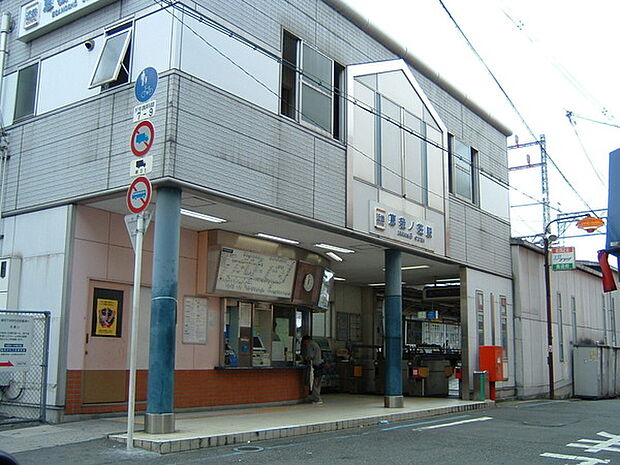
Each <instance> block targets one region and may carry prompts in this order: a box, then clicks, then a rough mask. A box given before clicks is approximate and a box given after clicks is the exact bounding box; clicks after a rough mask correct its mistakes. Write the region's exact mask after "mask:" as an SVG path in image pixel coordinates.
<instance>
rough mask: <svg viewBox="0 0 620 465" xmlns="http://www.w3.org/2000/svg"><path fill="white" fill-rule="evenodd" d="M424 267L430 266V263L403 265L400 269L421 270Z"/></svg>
mask: <svg viewBox="0 0 620 465" xmlns="http://www.w3.org/2000/svg"><path fill="white" fill-rule="evenodd" d="M425 268H430V265H411V266H403V267H402V268H401V270H403V271H407V270H423V269H425Z"/></svg>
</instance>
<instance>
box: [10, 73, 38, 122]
mask: <svg viewBox="0 0 620 465" xmlns="http://www.w3.org/2000/svg"><path fill="white" fill-rule="evenodd" d="M38 78H39V63H35V64H33V65H30V66H27V67H26V68H23V69H20V70H19V72H18V73H17V94H16V98H15V112H14V114H13V119H14V120H16V121H17V120H19V119H22V118H26V117H27V116H32V115H34V111H35V106H36V97H37V83H38Z"/></svg>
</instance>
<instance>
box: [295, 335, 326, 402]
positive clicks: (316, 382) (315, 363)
mask: <svg viewBox="0 0 620 465" xmlns="http://www.w3.org/2000/svg"><path fill="white" fill-rule="evenodd" d="M301 357H302V360H303V361H304V362H305V363H306V364H307V365H308V366H309V367H312V370H313V372H314V375H313V377H312V392H311V393H310V395H309V396H308V398H307V399H306V400H307V401H309V402H312V403H313V404H322V403H323V401H322V400H321V381H322V380H323V368H324V365H325V362H324V361H323V357H322V356H321V348H320V347H319V345H318V344H317V343H316V342H314V341H313V340H312V338H311V337H310V336H308V335H306V336H304V337H302V338H301Z"/></svg>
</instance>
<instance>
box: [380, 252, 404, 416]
mask: <svg viewBox="0 0 620 465" xmlns="http://www.w3.org/2000/svg"><path fill="white" fill-rule="evenodd" d="M401 264H402V259H401V252H400V250H394V249H390V250H386V251H385V398H384V404H385V407H388V408H400V407H403V405H404V402H403V375H402V371H401V363H402V358H403V355H402V351H403V348H402V335H401V333H402V313H403V305H402V304H403V299H402V285H401V282H402V270H401V267H402V265H401Z"/></svg>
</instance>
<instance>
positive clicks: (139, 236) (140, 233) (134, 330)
mask: <svg viewBox="0 0 620 465" xmlns="http://www.w3.org/2000/svg"><path fill="white" fill-rule="evenodd" d="M136 219H137V222H136V244H135V247H136V257H135V260H134V268H133V300H132V305H131V339H130V341H129V403H128V405H127V450H131V449H133V432H134V417H135V408H136V358H137V356H138V323H139V320H140V318H139V317H140V282H141V281H142V240H143V237H144V214H143V213H138V214H137V215H136Z"/></svg>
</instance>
